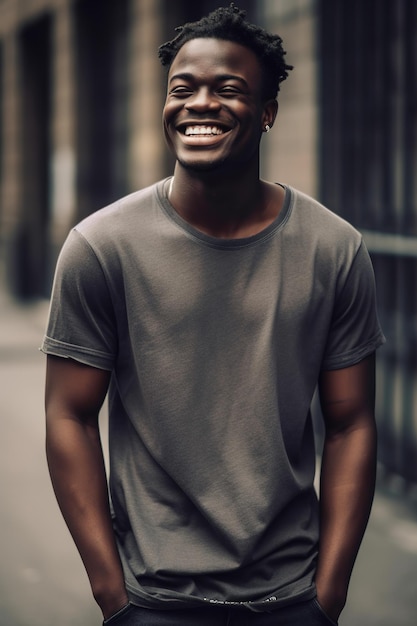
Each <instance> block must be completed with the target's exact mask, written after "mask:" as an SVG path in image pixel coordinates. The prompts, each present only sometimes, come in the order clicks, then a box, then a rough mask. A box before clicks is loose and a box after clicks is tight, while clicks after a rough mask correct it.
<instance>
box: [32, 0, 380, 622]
mask: <svg viewBox="0 0 417 626" xmlns="http://www.w3.org/2000/svg"><path fill="white" fill-rule="evenodd" d="M281 43H282V42H281V39H280V38H279V37H278V36H276V35H271V34H268V33H266V32H265V31H263V30H262V29H260V28H258V27H257V26H254V25H251V24H249V23H248V22H247V21H246V20H245V16H244V13H243V12H241V11H239V10H238V9H237V8H236V7H235V6H234V5H231V6H230V7H229V8H226V9H218V10H217V11H215V12H214V13H212V14H210V15H209V16H208V17H206V18H203V19H202V20H200V21H199V22H196V23H193V24H188V25H185V27H183V28H182V29H181V30H180V33H179V35H178V37H177V38H176V39H175V40H173V41H172V42H169V43H167V44H164V45H163V46H162V47H161V48H160V57H161V60H162V62H163V63H164V64H165V65H167V66H168V68H169V73H168V91H167V98H166V103H165V107H164V113H163V124H164V133H165V138H166V140H167V143H168V145H169V147H170V149H171V150H172V151H173V153H174V155H175V157H176V165H175V171H174V177H172V178H169V179H167V180H164V181H160V182H159V183H157V184H155V185H153V186H152V187H150V188H148V189H145V190H142V191H139V192H137V193H134V194H132V195H130V196H128V197H127V198H124V199H122V200H121V201H119V202H116V203H115V204H113V205H111V206H110V207H107V208H105V209H103V210H102V211H98V212H97V213H95V214H94V215H92V216H90V217H88V218H87V219H86V220H84V221H83V222H82V223H81V224H79V225H78V226H77V227H76V228H75V229H74V230H73V231H72V233H71V234H70V235H69V238H68V240H67V242H66V244H65V246H64V249H63V251H62V253H61V256H60V260H59V263H58V267H57V272H56V277H55V284H54V290H53V298H52V305H51V314H50V321H49V325H48V330H47V336H46V337H45V340H44V344H43V350H44V351H45V352H46V353H47V354H48V365H47V383H46V413H47V454H48V461H49V467H50V472H51V477H52V481H53V485H54V489H55V492H56V495H57V498H58V501H59V504H60V506H61V509H62V512H63V515H64V517H65V520H66V522H67V524H68V526H69V529H70V531H71V533H72V535H73V538H74V541H75V543H76V545H77V547H78V550H79V552H80V555H81V557H82V559H83V562H84V565H85V568H86V571H87V573H88V576H89V579H90V582H91V587H92V591H93V594H94V597H95V599H96V600H97V602H98V604H99V605H100V607H101V609H102V612H103V615H104V623H105V624H113V623H114V624H118V625H124V624H127V625H128V624H131V625H138V624H146V625H153V624H165V625H168V624H169V625H181V626H183V625H187V624H189V625H191V624H192V625H194V626H204V625H206V624H207V626H209V625H213V624H215V625H220V624H239V626H240V625H243V624H250V625H252V624H253V625H265V626H266V625H270V624H271V625H272V624H274V625H275V624H280V625H281V624H282V625H293V626H295V625H301V624H302V625H303V626H306V625H307V626H314V625H319V624H335V623H336V622H337V619H338V616H339V614H340V612H341V610H342V608H343V606H344V603H345V600H346V594H347V588H348V582H349V578H350V575H351V571H352V567H353V564H354V560H355V557H356V554H357V551H358V549H359V545H360V542H361V539H362V536H363V533H364V530H365V527H366V524H367V520H368V516H369V511H370V507H371V502H372V497H373V491H374V478H375V447H376V443H375V440H376V435H375V420H374V352H375V350H376V348H377V347H378V346H379V345H380V344H381V343H382V342H383V336H382V333H381V330H380V328H379V324H378V321H377V316H376V312H375V293H374V283H373V273H372V269H371V265H370V261H369V257H368V255H367V252H366V250H365V248H364V245H363V243H362V240H361V237H360V235H359V233H358V232H357V231H355V230H354V229H353V228H352V227H351V226H350V225H348V224H347V223H346V222H344V221H343V220H342V219H340V218H339V217H337V216H335V215H334V214H332V213H331V212H330V211H328V210H327V209H325V208H324V207H322V206H321V205H319V204H318V203H317V202H315V201H314V200H312V199H311V198H308V197H306V196H305V195H303V194H301V193H299V192H297V191H296V190H294V189H291V188H289V187H288V186H285V185H282V184H275V183H270V182H266V181H263V180H260V178H259V144H260V139H261V136H262V133H263V132H267V131H268V130H269V129H270V128H272V126H273V124H274V121H275V117H276V113H277V101H276V95H277V91H278V87H279V83H280V82H281V81H282V80H284V79H285V78H286V77H287V72H288V70H289V69H290V67H289V66H288V65H286V64H285V62H284V54H285V53H284V51H283V49H282V46H281ZM317 385H318V386H319V391H320V398H321V405H322V411H323V416H324V421H325V426H326V437H325V444H324V453H323V463H322V472H321V495H320V505H319V504H318V502H317V497H316V494H315V491H314V487H313V479H314V469H315V450H314V440H313V431H312V423H311V415H310V404H311V401H312V397H313V393H314V391H315V389H316V387H317ZM108 390H109V414H110V424H109V446H110V467H111V472H110V493H111V503H112V504H111V508H110V506H109V502H108V495H107V483H106V476H105V470H104V465H103V458H102V450H101V445H100V436H99V427H98V413H99V410H100V407H101V406H102V403H103V401H104V398H105V396H106V393H107V391H108Z"/></svg>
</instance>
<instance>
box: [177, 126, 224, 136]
mask: <svg viewBox="0 0 417 626" xmlns="http://www.w3.org/2000/svg"><path fill="white" fill-rule="evenodd" d="M185 134H186V135H222V134H223V131H222V129H221V128H219V127H218V126H187V128H186V129H185Z"/></svg>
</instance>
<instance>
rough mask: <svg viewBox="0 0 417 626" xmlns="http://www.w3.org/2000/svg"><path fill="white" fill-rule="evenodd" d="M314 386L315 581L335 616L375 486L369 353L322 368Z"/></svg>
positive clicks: (372, 358) (372, 369)
mask: <svg viewBox="0 0 417 626" xmlns="http://www.w3.org/2000/svg"><path fill="white" fill-rule="evenodd" d="M319 392H320V401H321V407H322V412H323V417H324V422H325V427H326V436H325V443H324V450H323V458H322V469H321V477H320V545H319V556H318V564H317V572H316V587H317V597H318V600H319V602H320V604H321V605H322V606H323V608H324V609H325V610H326V612H327V613H328V614H329V615H330V617H332V618H333V619H334V620H335V621H337V618H338V616H339V614H340V612H341V610H342V609H343V606H344V604H345V602H346V596H347V590H348V585H349V579H350V575H351V573H352V568H353V565H354V562H355V559H356V555H357V552H358V550H359V546H360V543H361V541H362V537H363V534H364V532H365V528H366V525H367V522H368V518H369V513H370V510H371V506H372V500H373V495H374V490H375V473H376V425H375V416H374V405H375V355H374V354H373V355H371V356H369V357H367V358H366V359H364V360H363V361H361V362H360V363H358V364H357V365H354V366H352V367H348V368H346V369H341V370H334V371H325V372H323V373H322V375H321V377H320V381H319Z"/></svg>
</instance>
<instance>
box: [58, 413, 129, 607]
mask: <svg viewBox="0 0 417 626" xmlns="http://www.w3.org/2000/svg"><path fill="white" fill-rule="evenodd" d="M46 445H47V457H48V465H49V470H50V474H51V479H52V483H53V487H54V491H55V494H56V497H57V500H58V503H59V506H60V508H61V511H62V514H63V517H64V519H65V521H66V523H67V526H68V528H69V530H70V532H71V535H72V537H73V539H74V541H75V544H76V546H77V548H78V551H79V553H80V556H81V558H82V560H83V563H84V566H85V568H86V571H87V574H88V577H89V579H90V583H91V588H92V591H93V595H94V597H95V599H96V601H97V602H98V604H99V605H100V607H101V609H102V611H103V614H104V616H105V617H108V616H109V615H111V614H112V613H114V612H115V611H116V610H118V609H119V608H121V606H123V604H125V603H126V602H127V594H126V590H125V586H124V578H123V572H122V567H121V563H120V558H119V555H118V551H117V546H116V542H115V537H114V533H113V528H112V523H111V516H110V507H109V500H108V490H107V480H106V473H105V467H104V461H103V454H102V448H101V442H100V435H99V431H98V427H97V428H96V427H94V426H89V425H86V424H83V423H82V422H81V421H79V420H77V419H75V418H72V417H71V416H68V417H66V418H65V417H60V418H59V419H49V420H47V438H46Z"/></svg>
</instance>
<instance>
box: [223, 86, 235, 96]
mask: <svg viewBox="0 0 417 626" xmlns="http://www.w3.org/2000/svg"><path fill="white" fill-rule="evenodd" d="M219 93H220V94H221V95H222V96H236V95H238V94H239V93H240V91H239V89H238V88H237V87H232V86H231V85H227V86H225V87H221V88H220V89H219Z"/></svg>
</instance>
